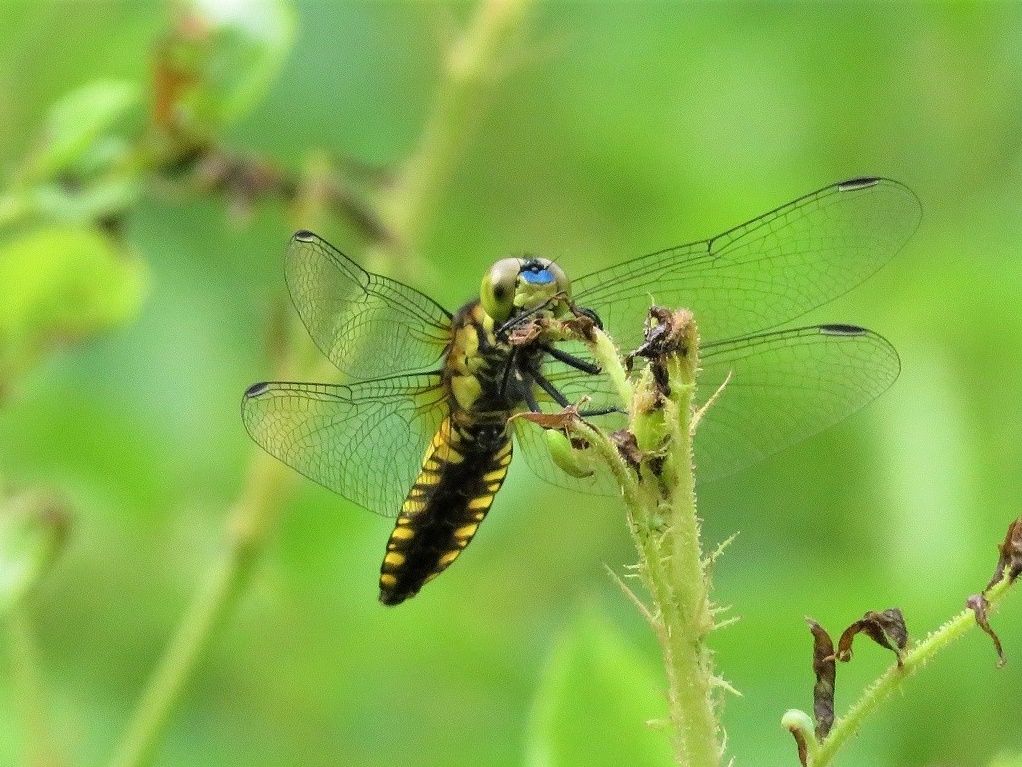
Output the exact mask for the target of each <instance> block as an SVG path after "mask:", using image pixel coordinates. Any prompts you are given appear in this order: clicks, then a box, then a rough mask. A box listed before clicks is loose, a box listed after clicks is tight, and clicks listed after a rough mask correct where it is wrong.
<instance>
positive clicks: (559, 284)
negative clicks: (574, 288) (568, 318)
mask: <svg viewBox="0 0 1022 767" xmlns="http://www.w3.org/2000/svg"><path fill="white" fill-rule="evenodd" d="M570 298H571V283H570V281H569V280H568V277H567V275H566V274H565V273H564V271H563V270H562V269H561V267H559V266H558V265H557V264H555V263H554V262H553V261H550V260H549V259H546V258H535V257H528V258H502V259H501V260H500V261H497V262H496V263H495V264H494V265H493V266H491V267H490V269H489V271H488V272H487V273H486V275H485V276H484V277H483V282H482V285H481V286H480V289H479V302H480V304H481V305H482V307H483V310H484V311H485V312H486V313H487V314H488V315H489V316H490V317H492V318H493V320H494V321H495V322H498V323H502V322H506V321H507V320H508V319H510V318H511V317H513V316H515V315H516V314H521V313H522V312H532V311H536V310H542V309H545V308H549V310H550V312H551V313H552V314H553V315H554V316H560V315H562V314H563V313H564V312H565V311H566V310H567V307H568V301H569V300H570Z"/></svg>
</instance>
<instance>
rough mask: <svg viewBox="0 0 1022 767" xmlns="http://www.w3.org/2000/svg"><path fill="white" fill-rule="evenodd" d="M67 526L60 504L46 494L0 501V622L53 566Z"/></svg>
mask: <svg viewBox="0 0 1022 767" xmlns="http://www.w3.org/2000/svg"><path fill="white" fill-rule="evenodd" d="M69 523H70V520H69V517H68V512H67V511H66V509H64V508H63V504H62V503H61V502H60V501H59V500H57V499H56V498H53V497H50V496H49V495H48V494H47V493H45V492H40V491H26V492H22V493H20V494H17V495H14V496H11V497H10V498H3V499H0V619H2V618H4V617H5V616H6V614H7V613H8V611H10V610H11V609H12V608H14V607H17V606H18V603H19V602H20V601H21V599H22V598H23V597H24V596H25V595H26V594H27V593H28V592H29V591H30V590H31V589H32V588H33V587H34V586H36V584H37V583H38V582H39V580H40V579H41V578H42V577H43V576H44V575H45V574H46V572H47V570H48V569H49V568H50V567H51V566H52V565H53V563H54V561H55V560H56V558H57V555H58V554H59V553H60V550H61V549H62V548H63V546H64V543H65V541H66V540H67V530H68V525H69Z"/></svg>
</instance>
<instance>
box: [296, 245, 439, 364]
mask: <svg viewBox="0 0 1022 767" xmlns="http://www.w3.org/2000/svg"><path fill="white" fill-rule="evenodd" d="M285 276H286V278H287V285H288V289H289V290H290V291H291V300H292V301H293V302H294V305H295V308H296V309H297V310H298V314H299V315H300V316H301V318H302V322H303V323H305V327H306V328H307V329H308V331H309V335H311V336H312V338H313V340H314V341H315V342H316V345H317V346H318V347H319V348H320V350H321V351H322V352H323V354H325V355H326V356H327V358H328V359H329V360H330V361H331V362H333V363H334V365H336V366H337V367H338V368H339V369H340V370H341V371H342V372H343V373H345V374H346V375H348V376H350V377H351V378H353V379H355V380H366V379H371V378H382V377H384V376H390V375H397V374H399V373H408V372H414V371H421V370H435V369H436V368H437V367H439V360H440V357H441V355H442V354H443V351H444V347H445V346H446V345H447V343H448V341H449V340H450V338H451V332H450V328H451V315H450V313H449V312H448V311H447V310H446V309H444V308H443V307H442V306H440V305H439V304H438V303H436V302H435V301H434V300H433V299H431V298H429V297H427V296H425V295H423V294H422V293H420V292H418V291H417V290H414V289H413V288H410V287H408V286H407V285H403V284H401V283H400V282H397V281H396V280H392V279H389V278H387V277H383V276H381V275H379V274H373V273H372V272H367V271H366V270H365V269H363V268H362V267H360V266H359V265H358V264H356V263H355V262H354V261H352V260H351V259H350V258H348V257H347V256H345V255H344V254H343V253H341V252H340V251H339V250H337V249H336V248H334V247H333V246H332V245H330V243H328V242H327V241H326V240H324V239H322V238H320V237H318V236H317V235H315V234H313V233H312V232H306V231H301V232H296V233H295V235H294V237H292V238H291V244H290V246H289V247H288V250H287V256H286V258H285Z"/></svg>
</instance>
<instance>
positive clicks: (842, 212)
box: [572, 178, 921, 349]
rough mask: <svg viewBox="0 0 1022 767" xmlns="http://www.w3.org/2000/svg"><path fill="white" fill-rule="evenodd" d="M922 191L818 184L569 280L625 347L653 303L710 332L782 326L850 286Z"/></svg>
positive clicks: (903, 228) (903, 227) (898, 238)
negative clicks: (704, 233) (720, 229)
mask: <svg viewBox="0 0 1022 767" xmlns="http://www.w3.org/2000/svg"><path fill="white" fill-rule="evenodd" d="M920 216H921V208H920V205H919V200H918V199H917V198H916V196H915V194H913V193H912V191H911V190H909V189H908V188H907V187H905V186H903V185H901V184H899V183H898V182H896V181H891V180H890V179H883V178H870V179H854V180H851V181H845V182H842V183H840V184H833V185H831V186H828V187H825V188H823V189H820V190H819V191H817V192H813V193H812V194H808V195H806V196H805V197H800V198H799V199H797V200H795V201H794V202H791V203H788V204H787V205H784V206H782V207H780V208H777V209H776V210H773V211H771V212H769V213H766V214H764V215H762V216H760V217H758V218H755V219H753V220H752V221H749V222H747V223H745V224H742V225H741V226H737V227H735V228H734V229H730V230H728V231H726V232H724V233H723V234H719V235H717V236H716V237H713V238H711V239H709V240H703V241H701V242H693V243H690V244H688V245H681V246H679V247H676V248H670V249H668V250H664V251H660V252H659V253H652V254H650V255H648V256H640V257H639V258H636V259H633V260H631V261H626V262H624V263H622V264H618V265H617V266H612V267H609V268H607V269H601V270H600V271H597V272H593V273H592V274H589V275H586V276H585V277H582V278H580V279H577V280H573V281H572V296H573V298H574V301H575V302H576V303H577V304H578V305H579V306H584V307H588V308H591V309H593V310H594V311H596V312H597V314H599V315H600V318H601V319H602V320H603V322H604V325H605V326H606V327H607V328H608V329H609V330H610V333H611V335H613V336H614V338H615V340H616V341H617V342H618V344H619V345H620V347H621V348H622V349H632V348H635V347H636V346H638V344H639V343H640V342H641V340H642V322H643V319H644V318H645V316H646V312H647V311H648V309H649V307H650V305H651V304H652V303H656V304H659V305H661V306H667V307H670V308H675V309H680V308H687V309H691V310H692V311H693V312H695V317H696V321H697V322H698V323H699V331H700V335H701V336H702V337H703V338H705V339H723V338H735V337H737V336H744V335H748V334H749V333H754V332H758V331H761V330H766V329H768V328H773V327H778V326H780V325H782V324H784V323H786V322H788V321H789V320H793V319H795V318H796V317H798V316H800V315H802V314H805V313H806V312H808V311H810V310H811V309H814V308H816V307H818V306H822V305H823V304H825V303H827V302H828V301H831V300H833V299H835V298H837V297H838V296H840V295H842V294H844V293H846V292H847V291H849V290H851V289H852V288H853V287H855V286H856V285H858V284H859V283H861V282H862V281H863V280H864V279H866V278H867V277H869V276H870V275H871V274H873V273H874V272H875V271H876V270H877V269H879V268H880V267H881V266H882V265H883V264H884V263H886V262H887V261H888V260H889V259H890V258H891V257H892V256H893V255H894V254H895V253H897V252H898V250H899V249H900V248H901V247H902V246H903V245H904V244H905V242H906V241H907V240H908V238H909V237H910V236H911V235H912V233H913V232H914V231H915V230H916V227H917V226H918V225H919V219H920Z"/></svg>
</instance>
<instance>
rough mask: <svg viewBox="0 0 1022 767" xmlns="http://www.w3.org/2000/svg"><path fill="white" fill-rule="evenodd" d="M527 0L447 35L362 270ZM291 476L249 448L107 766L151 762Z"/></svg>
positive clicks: (432, 183)
mask: <svg viewBox="0 0 1022 767" xmlns="http://www.w3.org/2000/svg"><path fill="white" fill-rule="evenodd" d="M528 5H529V2H527V0H487V1H486V2H484V3H483V4H482V5H481V6H480V8H479V9H478V11H477V12H476V15H475V16H474V18H473V20H472V22H471V23H470V24H469V27H468V28H467V29H466V31H465V33H464V35H463V36H462V37H460V38H458V39H457V40H455V41H454V42H453V44H452V46H453V47H452V50H451V54H450V57H449V59H448V62H447V66H446V68H445V70H444V72H445V77H444V80H443V81H442V82H441V83H440V84H439V86H438V93H439V96H438V100H437V104H436V106H435V108H434V111H433V113H432V115H431V117H430V118H429V121H428V123H427V126H426V128H425V129H424V131H423V134H422V136H421V138H420V141H419V145H418V147H417V149H416V150H415V152H413V154H412V156H411V158H410V160H409V161H408V163H407V164H406V165H405V167H404V169H403V173H402V175H401V176H400V177H399V178H398V179H397V182H396V183H395V185H394V187H393V190H392V191H391V192H390V193H389V196H388V197H386V198H384V199H382V200H380V201H379V205H380V209H381V214H382V217H383V218H384V220H385V222H386V224H387V227H388V230H389V231H390V233H391V234H393V235H394V237H395V239H396V241H395V242H393V243H391V242H382V243H377V244H376V245H375V246H374V247H373V248H372V249H371V252H370V253H369V254H367V260H368V261H369V264H368V265H369V266H370V268H373V269H374V270H376V271H388V269H389V268H392V263H391V262H392V261H393V259H394V257H395V256H397V255H399V254H400V255H403V256H407V253H408V251H409V250H414V249H415V248H416V247H417V246H418V244H419V243H420V242H421V239H422V237H423V233H424V232H425V231H426V228H427V222H428V221H429V220H431V217H432V215H433V211H434V209H435V205H436V200H437V199H438V198H439V196H440V194H441V193H442V190H443V189H444V188H445V186H446V184H447V182H448V179H449V177H450V176H451V174H452V172H453V169H454V167H455V165H456V162H457V157H458V153H459V152H460V151H461V149H462V148H463V146H464V144H465V142H466V141H467V139H468V137H469V135H470V131H471V128H472V126H473V125H474V123H475V121H476V120H477V119H478V117H479V114H480V112H481V110H482V108H483V102H484V97H485V96H486V95H487V93H488V89H487V87H486V85H487V83H488V82H489V81H490V78H491V77H492V76H493V74H494V73H495V70H496V63H497V62H500V60H501V59H502V58H503V57H504V56H506V55H507V53H508V51H507V50H506V48H507V47H508V46H509V45H510V41H511V40H512V38H513V33H514V31H515V28H516V26H517V25H518V23H519V22H520V20H521V19H522V17H523V16H524V13H525V11H526V9H527V7H528ZM287 356H288V360H289V363H288V364H286V365H285V366H284V368H285V369H286V370H289V371H290V372H291V373H293V374H295V375H301V373H300V371H301V370H307V368H305V367H303V366H302V364H301V362H300V360H301V359H302V355H301V354H300V353H299V351H298V350H292V352H291V353H290V354H288V355H287ZM296 358H297V359H296ZM292 480H293V472H291V470H289V469H287V468H286V467H284V466H283V465H282V464H280V463H279V462H278V461H276V460H275V459H273V458H271V457H269V456H268V455H266V454H264V453H262V452H254V453H253V458H252V461H251V463H250V464H249V468H248V471H247V474H246V479H245V482H244V489H243V491H242V494H241V497H240V499H239V501H238V502H237V504H236V505H235V508H234V513H233V515H232V518H231V522H230V525H229V542H228V547H227V551H226V552H225V553H224V555H223V556H222V558H221V559H220V561H218V562H217V563H216V565H215V566H214V567H213V569H212V572H211V573H210V574H209V575H208V577H207V584H206V586H205V587H204V588H203V589H202V590H201V591H200V592H199V594H198V595H197V596H196V598H195V600H194V601H193V603H192V604H191V605H190V607H189V608H188V610H187V612H186V614H185V616H184V618H183V619H182V622H181V624H180V625H179V627H178V628H177V630H176V633H175V635H174V637H173V638H172V640H171V642H170V645H169V646H168V648H167V649H166V651H165V652H164V655H163V657H162V658H161V659H160V661H159V664H158V666H157V669H156V671H155V673H154V674H153V676H152V677H151V678H150V680H149V682H148V683H147V685H146V688H145V691H144V692H143V695H142V698H141V701H140V702H139V704H138V707H137V708H136V710H135V712H134V714H133V715H132V718H131V721H130V723H129V725H128V728H127V730H126V732H125V735H124V737H123V740H122V741H121V743H120V744H119V746H118V749H117V751H116V754H115V756H114V759H113V762H112V765H114V767H141V766H142V765H145V764H148V763H149V762H150V760H151V759H152V756H153V754H154V751H155V749H156V746H157V745H158V742H159V739H160V736H161V735H162V733H163V731H164V729H165V728H166V725H167V722H168V720H169V718H170V715H171V713H172V712H173V709H174V707H175V705H176V704H177V702H178V700H179V699H180V697H181V694H182V692H183V690H184V688H185V686H186V684H187V683H188V681H189V680H190V679H191V677H192V675H193V674H194V672H195V669H196V667H197V665H198V663H199V661H200V659H201V658H202V655H203V653H204V651H205V649H206V648H207V647H208V645H209V643H210V640H211V637H212V635H213V633H214V631H215V629H216V628H217V626H218V625H220V624H221V623H222V622H223V619H224V618H225V616H226V615H227V614H228V613H229V612H230V610H231V608H232V606H233V605H234V603H235V601H236V600H237V597H238V596H239V594H240V593H241V592H242V590H243V588H244V586H245V584H246V582H247V581H248V578H249V576H250V574H251V572H252V569H253V567H254V565H255V563H256V562H257V561H258V558H259V555H260V554H261V553H262V551H263V550H264V549H265V548H266V544H267V542H268V539H269V537H270V534H271V533H272V531H273V530H274V529H275V527H276V522H277V520H278V517H279V516H280V513H281V507H282V502H283V496H284V495H285V493H286V490H287V488H288V487H289V486H290V484H291V482H292Z"/></svg>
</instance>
